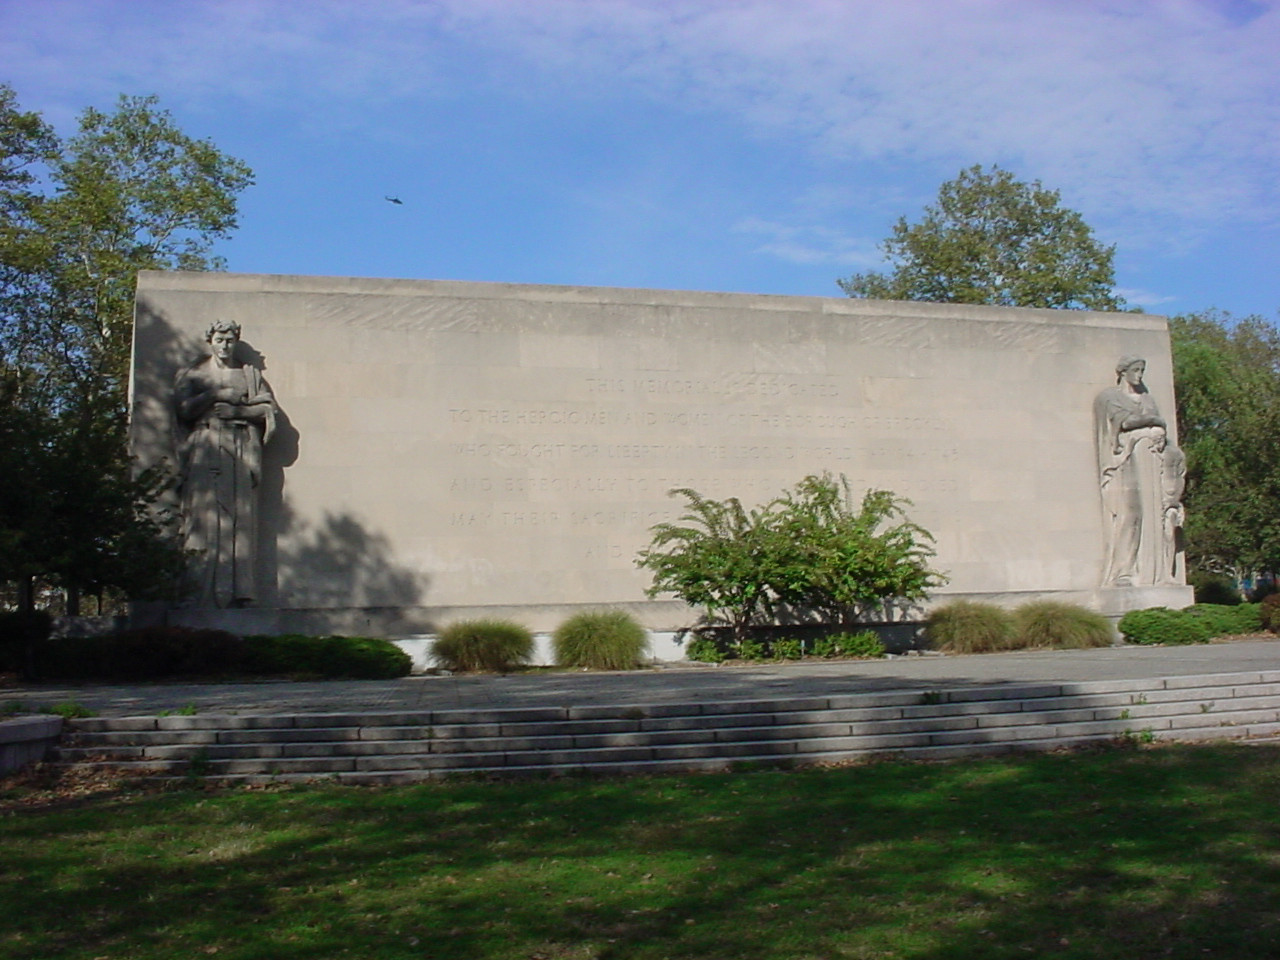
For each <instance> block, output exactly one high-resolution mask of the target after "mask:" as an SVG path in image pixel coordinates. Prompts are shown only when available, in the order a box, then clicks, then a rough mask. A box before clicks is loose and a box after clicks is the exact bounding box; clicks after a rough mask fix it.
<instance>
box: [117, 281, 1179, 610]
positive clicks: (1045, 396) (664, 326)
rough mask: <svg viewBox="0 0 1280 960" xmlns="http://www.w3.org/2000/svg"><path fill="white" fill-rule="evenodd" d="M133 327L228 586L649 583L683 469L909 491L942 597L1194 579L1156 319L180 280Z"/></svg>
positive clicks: (148, 404) (715, 478)
mask: <svg viewBox="0 0 1280 960" xmlns="http://www.w3.org/2000/svg"><path fill="white" fill-rule="evenodd" d="M219 319H228V320H234V321H237V322H245V323H248V324H251V329H252V344H251V345H250V344H241V347H242V348H244V349H243V352H244V354H245V358H246V359H247V360H251V362H248V363H244V362H242V363H241V364H239V365H238V366H237V367H236V372H235V374H234V376H235V377H238V378H240V380H243V383H239V382H237V384H235V385H234V386H236V387H237V390H236V402H234V403H233V402H232V401H230V400H218V401H214V400H211V399H209V397H210V390H211V389H213V388H214V387H215V386H219V385H221V386H227V387H229V386H232V385H231V384H221V382H220V381H219V383H218V384H215V383H214V380H215V379H216V378H215V377H214V376H213V371H212V366H211V364H212V363H213V361H212V360H210V361H206V362H205V363H204V364H201V365H198V366H197V367H195V368H192V369H191V370H189V371H188V372H187V374H185V380H181V381H179V380H178V378H179V375H180V374H181V371H182V370H183V368H184V367H186V366H187V365H188V364H190V363H191V362H192V359H193V356H194V354H193V351H194V349H195V347H196V346H198V345H199V343H200V340H201V336H202V334H203V333H204V331H205V330H206V329H207V328H208V326H209V324H211V323H212V322H213V321H215V320H219ZM136 331H137V334H136V336H137V346H136V355H137V362H136V365H135V371H134V386H135V397H136V400H135V410H134V418H133V421H132V426H131V430H132V433H133V436H134V444H135V450H136V451H137V452H138V453H139V456H140V459H141V461H142V462H143V463H144V464H145V463H151V462H156V461H157V460H159V459H160V458H163V457H172V453H171V451H172V446H171V440H172V436H173V424H174V421H175V415H176V420H177V422H178V425H179V426H180V428H181V429H180V432H181V434H182V440H183V441H184V459H183V461H182V466H183V470H184V475H183V481H184V486H183V497H184V501H183V503H182V504H181V506H182V508H183V510H184V513H185V514H186V515H187V516H188V518H190V519H189V530H188V536H189V538H190V539H189V543H190V544H191V545H192V546H193V547H194V548H195V549H198V550H200V551H201V555H202V556H204V557H206V558H208V561H209V565H208V566H207V567H206V568H204V569H203V572H202V578H203V582H204V583H206V584H207V586H206V587H205V588H204V593H205V596H206V597H207V598H211V599H208V600H206V602H211V603H213V604H220V605H225V606H237V605H244V604H252V605H253V606H255V607H259V608H261V607H264V606H271V607H273V608H274V609H278V610H296V611H307V610H315V609H319V608H322V607H323V608H326V609H327V608H330V607H346V608H361V609H373V608H384V607H385V608H388V609H390V608H392V607H396V606H398V605H402V606H414V607H418V608H432V609H434V610H437V611H445V612H443V613H441V614H440V616H448V617H454V616H461V615H464V612H465V611H467V610H470V609H477V608H484V609H485V610H486V611H489V612H492V611H493V610H494V609H495V608H510V609H511V610H516V609H522V610H531V609H533V608H535V607H538V608H546V609H550V608H551V607H557V608H558V609H560V610H563V608H564V607H565V606H566V605H570V606H571V605H575V604H592V603H639V602H643V600H644V590H645V587H646V586H647V585H648V582H649V581H648V577H647V576H646V575H645V573H644V572H643V571H641V570H638V569H637V568H636V567H635V564H634V560H635V557H636V554H637V552H638V551H639V550H640V549H641V548H643V547H644V546H645V545H647V543H648V542H649V528H650V527H652V526H653V525H654V524H656V523H659V522H662V521H667V520H672V519H675V518H676V517H678V515H679V514H680V512H681V511H682V509H683V505H684V501H683V500H681V499H678V498H672V497H671V496H669V495H668V494H669V491H671V490H672V489H673V488H680V487H690V488H693V489H695V490H697V491H698V492H699V493H701V494H703V495H705V496H710V497H715V498H725V497H730V496H733V497H739V498H741V499H742V500H743V501H744V502H748V503H760V502H762V501H765V500H768V499H771V498H773V497H775V496H777V495H778V494H780V493H781V492H782V491H783V490H785V489H788V488H790V487H792V486H794V485H795V484H796V483H797V482H799V481H800V480H801V479H802V478H803V477H805V476H806V475H807V474H812V473H821V472H823V471H827V472H830V473H833V474H840V473H843V474H845V475H846V476H847V477H848V478H849V481H850V483H851V485H852V486H853V488H854V489H855V490H858V491H860V490H865V489H868V488H876V489H885V490H891V491H893V492H894V493H895V494H897V495H899V496H902V497H906V498H909V499H910V500H911V501H913V505H912V506H911V508H910V516H911V519H913V520H914V521H916V522H918V523H920V524H922V525H923V526H925V527H926V528H927V529H929V530H930V531H931V532H932V533H933V534H934V535H935V537H936V539H937V547H938V559H937V566H938V567H939V568H940V569H942V570H944V571H945V572H946V573H947V574H948V575H949V576H950V583H949V585H948V587H947V591H948V592H954V593H961V594H966V593H967V594H999V593H1001V592H1009V593H1016V594H1018V595H1028V594H1034V593H1036V592H1048V593H1054V592H1058V593H1061V592H1067V593H1071V592H1073V591H1074V592H1075V593H1076V594H1077V595H1078V596H1077V599H1080V600H1082V601H1087V597H1088V596H1093V595H1095V594H1096V593H1097V591H1098V590H1099V585H1100V583H1102V582H1103V580H1104V573H1105V579H1106V582H1107V583H1108V584H1111V585H1112V586H1124V585H1126V581H1127V584H1128V585H1130V586H1143V585H1146V584H1155V585H1159V584H1164V583H1167V582H1177V581H1178V580H1179V579H1180V578H1181V570H1180V567H1179V564H1180V559H1179V554H1178V549H1177V544H1178V527H1179V524H1180V520H1181V518H1180V507H1179V506H1178V502H1179V501H1180V499H1181V493H1180V485H1181V482H1182V479H1181V473H1180V472H1179V467H1178V464H1179V458H1178V456H1177V453H1176V451H1175V450H1174V447H1173V444H1172V443H1171V442H1170V441H1171V440H1172V438H1173V437H1174V436H1175V433H1174V432H1173V427H1172V424H1164V425H1163V433H1164V437H1165V442H1164V447H1163V449H1162V450H1158V449H1157V448H1158V447H1160V443H1159V441H1158V438H1157V436H1156V434H1157V433H1159V432H1160V430H1161V427H1160V426H1159V425H1157V424H1156V423H1155V422H1154V420H1153V421H1152V422H1151V423H1147V424H1145V425H1141V426H1140V425H1138V423H1137V421H1136V420H1134V419H1133V415H1134V414H1135V413H1136V414H1137V415H1138V416H1139V419H1141V416H1142V415H1143V414H1144V413H1145V414H1148V415H1150V416H1152V417H1155V418H1157V419H1160V420H1162V421H1163V420H1164V419H1165V418H1167V417H1168V416H1169V413H1170V411H1172V410H1173V409H1174V404H1173V396H1172V393H1171V391H1170V389H1169V380H1170V376H1169V374H1168V369H1169V361H1168V356H1169V355H1168V341H1167V331H1166V328H1165V325H1164V322H1163V320H1161V319H1160V318H1155V317H1150V316H1146V315H1135V314H1114V315H1113V314H1089V313H1086V312H1075V311H1066V312H1061V313H1059V312H1055V311H1029V310H1004V309H1000V308H986V307H964V306H956V305H945V304H897V303H894V304H890V303H876V302H869V301H864V302H859V301H850V300H836V299H831V300H828V299H819V298H788V297H753V296H746V295H734V294H708V293H683V292H670V291H626V290H601V289H592V288H559V287H536V286H523V285H498V284H472V283H445V282H434V281H383V280H359V279H343V278H312V277H250V276H235V275H212V274H210V275H205V274H178V275H171V274H159V273H157V274H146V275H144V277H143V278H142V279H141V280H140V284H139V308H138V316H137V322H136ZM250 346H251V348H252V349H251V350H250V349H249V348H250ZM1124 349H1137V350H1141V351H1142V352H1143V354H1144V355H1145V356H1146V357H1147V359H1148V361H1149V363H1150V370H1151V372H1152V377H1151V379H1152V380H1153V381H1154V383H1155V387H1154V389H1155V392H1156V395H1157V396H1158V398H1159V403H1158V404H1157V403H1156V401H1155V399H1153V398H1152V397H1151V396H1150V395H1146V399H1143V396H1144V395H1143V394H1142V393H1141V392H1138V393H1135V392H1134V391H1133V390H1132V389H1130V388H1131V387H1132V386H1133V384H1132V383H1129V381H1128V380H1126V379H1125V376H1123V375H1122V377H1121V380H1122V383H1120V384H1117V386H1116V387H1115V388H1114V389H1112V390H1108V391H1105V392H1104V395H1103V396H1101V397H1100V396H1098V389H1099V386H1100V385H1099V384H1098V381H1097V371H1098V370H1099V369H1105V368H1106V367H1108V366H1111V365H1112V364H1113V358H1114V357H1115V356H1116V355H1117V354H1118V353H1120V352H1121V351H1122V350H1124ZM1144 372H1145V368H1144ZM1130 375H1131V374H1130ZM217 376H218V377H221V376H222V374H221V373H218V374H217ZM264 378H269V379H270V382H271V386H272V387H273V388H274V395H275V396H278V397H281V398H284V410H283V411H280V410H277V408H276V407H275V406H274V400H273V399H271V392H270V391H269V390H268V389H267V388H266V383H265V379H264ZM1138 379H1139V380H1140V379H1141V378H1140V377H1139V378H1138ZM206 381H207V382H206ZM175 382H178V383H179V387H178V393H177V395H175V393H174V384H175ZM1126 384H1128V385H1127V386H1126ZM201 397H204V398H205V399H203V400H202V399H200V398H201ZM1135 397H1136V398H1137V399H1136V400H1135ZM264 398H265V399H264ZM1095 398H1097V401H1098V410H1099V411H1100V412H1099V419H1098V421H1097V422H1098V424H1099V427H1098V429H1099V431H1100V433H1101V435H1102V440H1101V441H1100V442H1099V445H1098V446H1097V447H1096V448H1095V447H1094V445H1093V444H1091V443H1090V422H1089V421H1090V406H1091V404H1090V402H1091V400H1093V399H1095ZM215 402H219V403H229V404H232V406H234V407H236V408H238V411H239V412H237V413H235V415H233V416H230V417H227V418H223V417H220V416H219V415H218V414H217V412H216V410H215V409H214V407H213V403H215ZM175 404H176V405H175ZM259 404H261V406H258V405H259ZM250 407H253V408H255V409H254V410H252V411H250V410H246V409H244V408H250ZM1147 407H1150V410H1147ZM268 411H269V412H270V415H271V416H272V417H275V416H279V418H280V424H281V427H280V430H279V431H278V435H277V438H276V439H275V440H274V441H273V442H272V443H270V444H265V443H264V440H265V434H266V427H267V422H268V417H267V412H268ZM1162 411H1163V413H1162ZM260 414H261V415H260ZM214 421H225V422H217V423H215V422H214ZM215 433H219V434H220V435H221V434H228V433H229V434H231V435H232V437H233V438H235V439H237V440H238V441H242V443H240V445H239V446H237V447H235V448H234V449H232V448H231V447H228V446H227V445H226V444H225V443H222V442H221V441H218V442H215V439H214V434H215ZM1117 450H1118V451H1119V452H1117ZM259 454H260V455H261V458H262V459H261V469H260V471H259V469H258V466H257V463H256V461H255V457H257V456H259ZM1157 454H1159V455H1158V456H1157ZM1100 491H1102V492H1101V495H1100ZM1100 500H1101V501H1105V503H1106V504H1107V508H1106V511H1105V514H1106V515H1105V516H1101V515H1100V511H1099V502H1100ZM175 506H178V504H175ZM254 511H257V513H258V516H259V519H260V521H261V522H260V523H255V521H254V520H253V519H252V517H253V513H254ZM255 530H256V531H257V532H259V533H260V534H261V536H260V539H259V542H258V543H257V545H256V552H255V548H254V545H253V544H251V543H250V539H251V538H252V535H253V533H254V532H255ZM1104 540H1105V544H1104ZM1134 542H1137V544H1138V548H1137V554H1136V556H1137V559H1136V560H1134V559H1132V557H1133V556H1134V553H1133V546H1132V544H1133V543H1134ZM1148 558H1149V559H1148ZM255 561H256V569H255V568H254V564H255ZM1104 567H1106V568H1108V569H1106V570H1105V571H1104ZM255 582H256V584H257V586H258V587H259V588H260V589H259V590H258V591H257V592H256V594H255V592H254V590H253V585H254V584H255ZM558 615H559V614H558V613H556V614H553V613H550V612H548V613H547V614H546V617H547V618H548V620H550V619H551V618H552V617H553V616H558ZM433 616H434V614H433ZM554 625H555V624H554V623H551V624H550V626H554ZM669 625H670V626H673V627H674V626H680V625H682V624H679V623H672V624H669ZM545 628H546V627H545V626H542V627H539V629H545Z"/></svg>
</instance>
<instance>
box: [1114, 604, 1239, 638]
mask: <svg viewBox="0 0 1280 960" xmlns="http://www.w3.org/2000/svg"><path fill="white" fill-rule="evenodd" d="M1119 629H1120V633H1121V634H1123V635H1124V638H1125V640H1126V641H1127V642H1129V643H1138V644H1143V645H1154V644H1162V645H1177V644H1187V643H1208V642H1209V641H1210V640H1212V639H1213V637H1214V636H1215V631H1214V630H1213V629H1212V628H1211V627H1210V626H1209V621H1208V619H1207V618H1205V617H1203V616H1195V615H1193V614H1191V613H1188V612H1187V611H1185V610H1170V609H1169V608H1168V607H1148V608H1147V609H1145V610H1130V611H1129V612H1128V613H1126V614H1125V615H1124V616H1123V617H1121V618H1120V623H1119Z"/></svg>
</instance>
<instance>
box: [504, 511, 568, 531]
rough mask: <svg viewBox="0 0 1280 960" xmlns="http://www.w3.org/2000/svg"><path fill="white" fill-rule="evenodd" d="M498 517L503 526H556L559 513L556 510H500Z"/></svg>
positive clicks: (559, 519)
mask: <svg viewBox="0 0 1280 960" xmlns="http://www.w3.org/2000/svg"><path fill="white" fill-rule="evenodd" d="M498 519H499V521H500V522H501V524H502V526H504V527H548V526H558V525H559V524H560V522H561V514H560V511H558V510H500V511H499V512H498Z"/></svg>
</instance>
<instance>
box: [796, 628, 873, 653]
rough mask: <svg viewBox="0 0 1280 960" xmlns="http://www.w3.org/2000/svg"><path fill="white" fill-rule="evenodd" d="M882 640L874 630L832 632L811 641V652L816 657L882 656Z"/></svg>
mask: <svg viewBox="0 0 1280 960" xmlns="http://www.w3.org/2000/svg"><path fill="white" fill-rule="evenodd" d="M886 652H887V651H886V650H885V646H884V641H882V640H881V639H880V635H879V634H877V633H876V632H875V631H874V630H862V631H859V632H858V633H832V634H828V635H827V636H824V637H819V638H818V639H817V640H815V641H814V642H813V653H814V655H815V656H818V657H859V658H877V657H883V656H884V655H885V653H886Z"/></svg>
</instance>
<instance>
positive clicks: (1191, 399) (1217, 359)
mask: <svg viewBox="0 0 1280 960" xmlns="http://www.w3.org/2000/svg"><path fill="white" fill-rule="evenodd" d="M1169 333H1170V337H1171V340H1172V348H1173V376H1174V385H1175V388H1176V390H1177V398H1178V427H1179V431H1180V434H1181V437H1180V442H1181V444H1182V447H1183V449H1184V451H1185V452H1186V455H1187V489H1186V494H1185V498H1184V502H1185V505H1186V508H1187V521H1186V535H1187V559H1188V562H1189V564H1190V565H1191V566H1192V567H1193V568H1195V569H1199V570H1202V571H1205V572H1210V573H1226V574H1230V575H1231V576H1233V577H1237V578H1238V577H1241V576H1244V575H1248V574H1251V573H1261V572H1271V573H1274V572H1276V571H1280V513H1277V510H1276V504H1277V503H1280V444H1277V443H1276V438H1277V437H1280V329H1277V327H1276V325H1275V324H1273V323H1269V322H1268V321H1267V320H1265V319H1263V318H1262V317H1259V316H1249V317H1245V318H1243V319H1236V318H1234V317H1232V316H1231V315H1230V314H1228V313H1221V312H1218V311H1212V310H1211V311H1206V312H1204V313H1198V314H1187V315H1185V316H1179V317H1173V318H1172V319H1170V321H1169Z"/></svg>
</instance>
